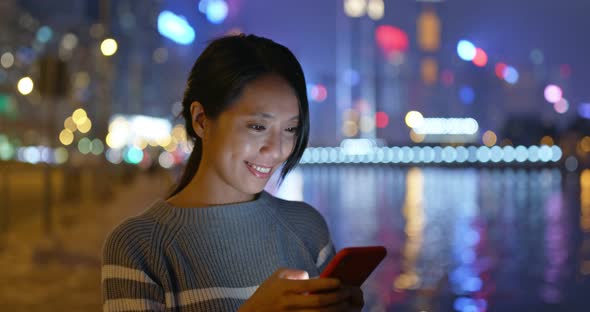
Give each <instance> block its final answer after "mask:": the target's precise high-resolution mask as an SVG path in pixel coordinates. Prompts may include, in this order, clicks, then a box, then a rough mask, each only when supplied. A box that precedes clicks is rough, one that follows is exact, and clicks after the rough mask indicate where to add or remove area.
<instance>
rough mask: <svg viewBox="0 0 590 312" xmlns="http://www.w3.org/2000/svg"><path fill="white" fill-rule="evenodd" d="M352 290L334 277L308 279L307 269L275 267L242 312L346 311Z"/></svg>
mask: <svg viewBox="0 0 590 312" xmlns="http://www.w3.org/2000/svg"><path fill="white" fill-rule="evenodd" d="M350 296H351V293H350V291H349V290H348V289H346V288H342V287H341V285H340V281H339V280H337V279H334V278H316V279H309V276H308V274H307V272H305V271H301V270H292V269H279V270H277V271H275V272H274V273H273V274H272V275H271V276H270V277H269V278H268V279H267V280H266V281H264V282H263V283H262V284H261V285H260V287H258V289H257V290H256V292H254V294H253V295H252V297H250V299H248V300H247V301H246V302H245V303H244V304H243V305H242V306H241V307H240V310H239V312H253V311H260V312H264V311H326V312H327V311H330V312H331V311H346V310H347V309H348V308H349V307H350V303H349V299H350Z"/></svg>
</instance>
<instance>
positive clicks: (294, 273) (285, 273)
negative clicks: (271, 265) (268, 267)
mask: <svg viewBox="0 0 590 312" xmlns="http://www.w3.org/2000/svg"><path fill="white" fill-rule="evenodd" d="M276 274H277V276H278V277H279V278H284V279H290V280H306V279H309V273H307V271H303V270H295V269H279V270H278V271H277V272H276Z"/></svg>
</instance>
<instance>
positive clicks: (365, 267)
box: [320, 246, 387, 287]
mask: <svg viewBox="0 0 590 312" xmlns="http://www.w3.org/2000/svg"><path fill="white" fill-rule="evenodd" d="M386 254H387V250H386V249H385V247H383V246H366V247H347V248H344V249H342V250H340V251H339V252H338V253H337V254H336V255H335V256H334V258H332V260H331V261H330V263H328V266H327V267H326V268H325V269H324V271H323V272H322V274H320V278H325V277H332V278H337V279H339V280H340V282H341V283H342V284H344V285H350V286H359V287H360V286H361V285H362V284H363V282H364V281H365V280H366V279H367V278H368V277H369V275H371V272H373V270H375V268H376V267H377V265H379V263H380V262H381V261H382V260H383V258H385V255H386Z"/></svg>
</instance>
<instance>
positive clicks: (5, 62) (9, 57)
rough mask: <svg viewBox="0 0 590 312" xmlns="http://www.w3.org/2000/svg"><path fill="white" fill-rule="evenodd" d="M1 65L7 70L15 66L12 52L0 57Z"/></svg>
mask: <svg viewBox="0 0 590 312" xmlns="http://www.w3.org/2000/svg"><path fill="white" fill-rule="evenodd" d="M0 65H2V67H4V68H6V69H8V68H10V67H12V65H14V55H13V54H12V53H10V52H4V53H3V54H2V56H0Z"/></svg>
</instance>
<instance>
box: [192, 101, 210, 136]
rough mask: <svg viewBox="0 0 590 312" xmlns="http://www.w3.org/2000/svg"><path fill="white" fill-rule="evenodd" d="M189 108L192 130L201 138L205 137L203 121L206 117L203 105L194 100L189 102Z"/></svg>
mask: <svg viewBox="0 0 590 312" xmlns="http://www.w3.org/2000/svg"><path fill="white" fill-rule="evenodd" d="M190 109H191V117H192V125H193V130H194V131H195V133H196V134H197V135H198V136H199V137H200V138H201V140H203V139H204V138H205V121H206V119H207V116H206V115H205V110H204V108H203V105H202V104H201V103H200V102H198V101H194V102H192V103H191V107H190Z"/></svg>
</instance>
